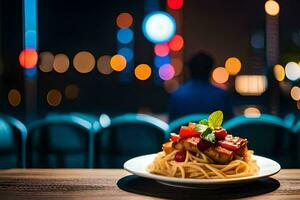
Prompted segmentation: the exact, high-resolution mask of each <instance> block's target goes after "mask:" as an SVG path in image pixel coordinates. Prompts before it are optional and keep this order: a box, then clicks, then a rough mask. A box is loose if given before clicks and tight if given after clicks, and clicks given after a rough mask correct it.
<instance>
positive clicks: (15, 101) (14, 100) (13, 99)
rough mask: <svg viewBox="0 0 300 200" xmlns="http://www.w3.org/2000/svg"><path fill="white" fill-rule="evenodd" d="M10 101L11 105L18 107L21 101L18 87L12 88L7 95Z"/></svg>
mask: <svg viewBox="0 0 300 200" xmlns="http://www.w3.org/2000/svg"><path fill="white" fill-rule="evenodd" d="M7 98H8V102H9V104H10V105H11V106H13V107H17V106H18V105H20V103H21V99H22V98H21V94H20V92H19V91H18V90H16V89H11V90H10V91H9V93H8V95H7Z"/></svg>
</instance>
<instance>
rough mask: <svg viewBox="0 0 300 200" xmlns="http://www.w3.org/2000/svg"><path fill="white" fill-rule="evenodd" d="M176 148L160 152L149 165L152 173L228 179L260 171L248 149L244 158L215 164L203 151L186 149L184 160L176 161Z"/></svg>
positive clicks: (251, 152) (181, 176) (180, 176)
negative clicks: (195, 152)
mask: <svg viewBox="0 0 300 200" xmlns="http://www.w3.org/2000/svg"><path fill="white" fill-rule="evenodd" d="M177 152H178V150H174V151H172V152H171V153H169V154H166V153H165V152H164V151H162V152H159V153H158V154H157V156H156V158H155V159H154V161H153V162H152V163H151V164H150V165H149V166H148V169H147V170H148V171H149V172H150V173H155V174H160V175H164V176H171V177H179V178H194V179H226V178H239V177H245V176H252V175H255V174H257V173H258V171H259V167H258V166H257V164H256V161H255V160H253V159H252V154H253V151H250V150H248V151H247V156H246V157H245V158H244V160H232V161H231V162H230V163H229V164H226V165H222V164H214V162H213V161H212V160H211V159H210V158H209V157H207V156H206V155H205V154H203V153H202V152H199V153H198V155H196V156H195V155H193V154H191V153H190V152H189V151H186V158H185V160H184V162H176V161H175V160H174V156H175V154H176V153H177Z"/></svg>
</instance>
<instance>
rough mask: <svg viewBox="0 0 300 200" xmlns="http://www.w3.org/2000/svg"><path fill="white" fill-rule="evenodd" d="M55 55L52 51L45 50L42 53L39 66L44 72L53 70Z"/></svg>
mask: <svg viewBox="0 0 300 200" xmlns="http://www.w3.org/2000/svg"><path fill="white" fill-rule="evenodd" d="M53 62H54V55H53V54H52V53H51V52H48V51H45V52H42V53H40V56H39V68H40V70H41V71H42V72H51V71H52V69H53Z"/></svg>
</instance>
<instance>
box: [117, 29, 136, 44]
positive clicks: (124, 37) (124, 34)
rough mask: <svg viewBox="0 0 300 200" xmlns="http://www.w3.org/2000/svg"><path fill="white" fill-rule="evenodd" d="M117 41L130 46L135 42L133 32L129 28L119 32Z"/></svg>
mask: <svg viewBox="0 0 300 200" xmlns="http://www.w3.org/2000/svg"><path fill="white" fill-rule="evenodd" d="M117 39H118V41H119V42H120V43H121V44H128V43H130V42H132V40H133V32H132V30H131V29H129V28H122V29H120V30H118V33H117Z"/></svg>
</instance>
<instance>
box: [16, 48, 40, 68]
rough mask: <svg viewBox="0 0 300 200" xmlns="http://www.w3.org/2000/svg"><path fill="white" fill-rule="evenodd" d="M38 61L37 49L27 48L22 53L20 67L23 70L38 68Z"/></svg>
mask: <svg viewBox="0 0 300 200" xmlns="http://www.w3.org/2000/svg"><path fill="white" fill-rule="evenodd" d="M37 61H38V54H37V52H36V50H35V49H32V48H27V49H24V50H23V51H21V53H20V56H19V62H20V65H21V66H22V67H23V68H26V69H30V68H33V67H34V66H36V64H37Z"/></svg>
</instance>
